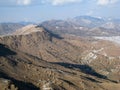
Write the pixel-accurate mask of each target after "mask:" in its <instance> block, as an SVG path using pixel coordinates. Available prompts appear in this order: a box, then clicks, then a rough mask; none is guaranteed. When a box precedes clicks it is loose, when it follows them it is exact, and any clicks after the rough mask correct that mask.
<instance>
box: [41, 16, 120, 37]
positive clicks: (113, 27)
mask: <svg viewBox="0 0 120 90" xmlns="http://www.w3.org/2000/svg"><path fill="white" fill-rule="evenodd" d="M40 25H41V26H43V27H45V28H46V29H47V30H49V31H52V32H55V33H57V34H73V35H78V36H118V35H120V33H119V31H120V29H119V28H120V20H119V19H103V18H96V17H91V16H78V17H75V18H72V19H67V20H50V21H45V22H42V23H41V24H40Z"/></svg>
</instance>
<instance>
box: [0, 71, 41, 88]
mask: <svg viewBox="0 0 120 90" xmlns="http://www.w3.org/2000/svg"><path fill="white" fill-rule="evenodd" d="M0 78H4V79H8V80H11V81H12V82H13V84H14V85H15V86H16V87H18V90H39V88H37V87H36V86H34V85H33V84H32V83H27V82H23V81H19V80H16V79H14V78H12V77H9V76H8V75H6V74H5V73H3V72H1V71H0Z"/></svg>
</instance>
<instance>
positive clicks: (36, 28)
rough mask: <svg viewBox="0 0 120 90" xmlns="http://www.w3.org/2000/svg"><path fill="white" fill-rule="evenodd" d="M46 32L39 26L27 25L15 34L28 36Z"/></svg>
mask: <svg viewBox="0 0 120 90" xmlns="http://www.w3.org/2000/svg"><path fill="white" fill-rule="evenodd" d="M43 31H45V30H44V28H43V27H39V26H37V25H33V24H31V25H27V26H25V27H23V28H21V29H19V30H17V31H16V32H15V33H14V34H15V35H26V34H30V33H34V32H43Z"/></svg>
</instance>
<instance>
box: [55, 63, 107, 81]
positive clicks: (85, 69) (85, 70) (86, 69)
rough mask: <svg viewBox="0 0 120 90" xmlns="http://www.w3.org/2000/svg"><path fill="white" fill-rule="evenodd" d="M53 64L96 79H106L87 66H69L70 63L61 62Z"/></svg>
mask: <svg viewBox="0 0 120 90" xmlns="http://www.w3.org/2000/svg"><path fill="white" fill-rule="evenodd" d="M54 64H58V65H61V66H64V67H66V68H69V69H78V70H80V71H81V72H83V73H85V74H89V75H92V76H96V77H98V78H102V79H107V77H106V76H104V75H101V74H99V73H97V72H96V71H95V70H94V69H92V68H91V67H90V66H88V65H79V64H71V63H62V62H57V63H54Z"/></svg>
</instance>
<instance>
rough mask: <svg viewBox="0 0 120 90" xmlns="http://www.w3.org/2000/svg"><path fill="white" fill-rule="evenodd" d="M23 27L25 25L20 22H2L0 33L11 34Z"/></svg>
mask: <svg viewBox="0 0 120 90" xmlns="http://www.w3.org/2000/svg"><path fill="white" fill-rule="evenodd" d="M22 27H24V25H23V24H19V23H0V35H6V34H11V33H13V32H14V31H16V30H17V29H20V28H22Z"/></svg>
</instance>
